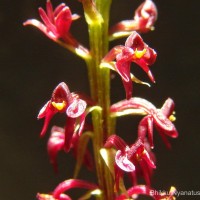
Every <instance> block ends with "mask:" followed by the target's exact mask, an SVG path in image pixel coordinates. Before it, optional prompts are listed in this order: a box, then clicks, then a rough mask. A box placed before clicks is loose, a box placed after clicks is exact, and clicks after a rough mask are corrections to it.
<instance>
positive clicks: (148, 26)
mask: <svg viewBox="0 0 200 200" xmlns="http://www.w3.org/2000/svg"><path fill="white" fill-rule="evenodd" d="M157 16H158V11H157V8H156V5H155V4H154V3H153V1H151V0H145V1H144V2H143V3H142V4H141V5H140V6H139V7H138V8H137V9H136V11H135V15H134V18H133V19H130V20H123V21H121V22H119V23H117V24H116V25H114V26H113V27H111V29H110V31H109V35H110V38H111V39H112V38H120V37H123V36H127V35H130V34H131V32H132V31H138V32H140V33H145V32H148V31H150V30H153V29H154V24H155V21H156V20H157Z"/></svg>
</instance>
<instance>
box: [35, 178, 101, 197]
mask: <svg viewBox="0 0 200 200" xmlns="http://www.w3.org/2000/svg"><path fill="white" fill-rule="evenodd" d="M73 188H82V189H87V190H96V189H98V186H97V185H95V184H93V183H89V182H87V181H83V180H78V179H69V180H66V181H63V182H61V183H60V184H59V185H58V186H57V187H56V188H55V189H54V191H53V192H52V193H51V194H40V193H38V194H37V199H38V200H71V198H70V197H69V196H68V195H66V194H64V192H66V191H68V190H70V189H73Z"/></svg>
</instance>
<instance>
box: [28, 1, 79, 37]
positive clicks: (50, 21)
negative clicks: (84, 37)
mask: <svg viewBox="0 0 200 200" xmlns="http://www.w3.org/2000/svg"><path fill="white" fill-rule="evenodd" d="M38 10H39V14H40V17H41V19H42V21H43V23H42V22H40V21H38V20H36V19H30V20H27V21H26V22H25V23H24V25H33V26H35V27H37V28H38V29H39V30H41V31H42V32H43V33H44V34H45V35H46V36H47V37H49V38H50V39H52V40H54V41H56V40H58V39H63V40H65V39H66V37H67V35H68V34H69V29H70V27H71V24H72V21H73V20H75V19H78V18H79V16H78V15H76V14H75V15H72V14H71V10H70V9H69V7H68V6H66V5H65V4H64V3H61V4H60V5H58V6H57V7H56V8H55V10H53V7H52V4H51V1H50V0H47V3H46V12H45V11H44V10H43V8H41V7H40V8H39V9H38Z"/></svg>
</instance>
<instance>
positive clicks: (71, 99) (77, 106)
mask: <svg viewBox="0 0 200 200" xmlns="http://www.w3.org/2000/svg"><path fill="white" fill-rule="evenodd" d="M86 106H87V104H86V102H85V101H84V100H82V99H80V98H79V96H78V95H77V94H75V93H71V92H70V91H69V88H68V86H67V85H66V84H65V83H64V82H62V83H60V84H59V85H58V86H57V87H56V88H55V89H54V91H53V93H52V97H51V99H50V100H49V101H48V102H47V103H46V104H45V105H44V106H43V108H42V109H41V110H40V112H39V114H38V119H41V118H45V120H44V125H43V128H42V131H41V134H40V135H41V136H44V135H45V133H46V131H47V128H48V125H49V122H50V120H51V119H52V117H53V116H54V115H55V114H56V113H58V112H59V113H65V115H66V126H65V145H64V146H65V148H64V149H65V151H69V149H70V147H71V140H72V136H73V134H75V133H78V134H79V135H81V133H82V130H83V127H84V123H85V116H86V112H85V110H86Z"/></svg>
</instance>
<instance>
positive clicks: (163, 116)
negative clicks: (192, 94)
mask: <svg viewBox="0 0 200 200" xmlns="http://www.w3.org/2000/svg"><path fill="white" fill-rule="evenodd" d="M128 109H141V110H143V111H144V112H145V113H146V114H147V115H146V116H145V117H144V118H143V119H142V120H141V122H140V124H139V126H138V137H139V138H141V139H142V140H144V139H145V138H146V134H148V139H149V143H150V145H151V147H152V148H153V147H154V144H153V125H154V126H155V127H156V129H157V130H158V132H159V133H160V135H161V136H162V138H163V139H164V142H165V143H166V145H167V146H168V147H169V143H168V141H167V138H166V137H165V135H167V136H170V137H172V138H176V137H178V132H177V130H176V128H175V126H174V124H173V123H172V121H173V120H174V116H173V115H172V114H173V110H174V102H173V100H172V99H170V98H168V99H167V100H166V101H165V103H164V105H163V106H162V108H161V109H157V108H156V107H155V106H154V105H153V104H152V103H151V102H149V101H147V100H145V99H142V98H138V97H134V98H131V99H129V100H123V101H120V102H118V103H116V104H113V105H112V106H111V112H120V111H124V110H128ZM133 112H134V111H133Z"/></svg>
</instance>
